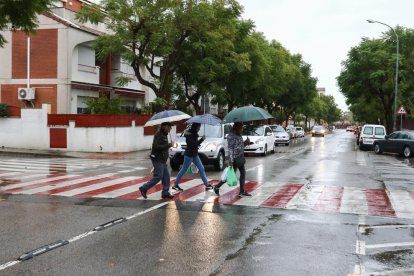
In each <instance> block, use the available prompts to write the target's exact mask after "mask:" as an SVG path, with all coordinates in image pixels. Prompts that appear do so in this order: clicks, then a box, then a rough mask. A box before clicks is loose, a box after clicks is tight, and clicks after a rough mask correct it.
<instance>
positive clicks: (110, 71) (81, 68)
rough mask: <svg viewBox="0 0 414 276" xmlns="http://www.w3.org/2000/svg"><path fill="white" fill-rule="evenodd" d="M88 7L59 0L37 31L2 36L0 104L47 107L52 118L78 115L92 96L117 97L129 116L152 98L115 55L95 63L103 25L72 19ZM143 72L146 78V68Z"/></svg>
mask: <svg viewBox="0 0 414 276" xmlns="http://www.w3.org/2000/svg"><path fill="white" fill-rule="evenodd" d="M89 3H90V2H88V1H84V0H61V1H57V2H56V4H55V6H54V7H53V8H52V9H51V10H52V13H50V14H42V15H39V16H38V21H39V28H38V30H37V32H36V33H35V34H32V35H30V37H28V36H27V35H26V34H25V33H24V32H21V31H15V32H12V31H3V32H2V34H3V35H4V36H5V38H6V40H7V41H8V43H7V44H6V45H5V46H4V47H3V48H0V103H5V104H7V105H9V106H15V107H21V108H32V107H34V108H40V107H41V106H42V104H50V107H51V108H50V109H51V110H50V113H56V114H77V113H85V112H86V111H87V109H86V107H87V106H86V102H87V101H88V99H89V98H91V97H94V98H96V97H99V96H102V95H107V96H110V97H111V98H114V97H120V98H121V100H122V101H121V102H122V104H121V105H122V108H123V109H125V110H127V111H137V110H140V109H142V108H144V106H145V105H146V104H147V103H148V102H150V101H152V100H153V99H154V98H155V94H154V92H153V91H152V90H151V89H149V88H148V87H145V86H143V85H141V84H140V83H139V81H138V80H137V79H136V77H135V74H134V71H133V69H132V67H130V66H129V65H128V63H126V62H125V61H124V60H122V58H121V57H120V56H119V55H117V54H116V53H113V54H112V55H110V56H108V57H107V58H106V60H105V61H99V60H98V59H97V58H96V52H95V49H94V48H93V47H92V43H93V41H94V40H95V39H96V38H97V37H98V36H100V35H102V34H104V33H105V32H106V31H107V30H106V29H105V25H103V24H100V25H93V24H90V23H80V22H78V21H77V20H76V19H75V15H76V13H77V12H79V11H80V10H81V9H82V6H83V5H88V4H89ZM141 70H142V72H143V74H144V77H145V78H148V79H149V78H150V76H149V74H148V73H146V69H145V68H144V67H143V68H141ZM119 76H127V77H129V78H130V79H131V82H129V83H128V84H127V85H126V86H123V87H121V86H119V85H117V84H116V78H117V77H119Z"/></svg>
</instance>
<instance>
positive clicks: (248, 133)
mask: <svg viewBox="0 0 414 276" xmlns="http://www.w3.org/2000/svg"><path fill="white" fill-rule="evenodd" d="M247 137H248V138H249V139H250V142H252V143H253V144H251V145H248V146H246V147H245V148H244V152H245V153H255V154H261V155H263V156H265V155H267V153H268V152H269V151H271V152H272V153H274V152H275V136H274V135H273V131H272V129H271V128H270V127H269V126H268V125H264V126H255V125H249V126H245V127H244V129H243V140H246V139H247Z"/></svg>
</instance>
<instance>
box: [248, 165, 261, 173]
mask: <svg viewBox="0 0 414 276" xmlns="http://www.w3.org/2000/svg"><path fill="white" fill-rule="evenodd" d="M262 166H263V165H257V166H254V167H252V168H250V169H247V170H246V172H249V171H253V170H256V169H258V168H260V167H262Z"/></svg>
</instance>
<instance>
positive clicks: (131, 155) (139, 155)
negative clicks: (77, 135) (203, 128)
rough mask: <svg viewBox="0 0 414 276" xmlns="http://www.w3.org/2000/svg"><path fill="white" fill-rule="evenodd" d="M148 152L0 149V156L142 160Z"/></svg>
mask: <svg viewBox="0 0 414 276" xmlns="http://www.w3.org/2000/svg"><path fill="white" fill-rule="evenodd" d="M148 155H149V150H142V151H133V152H113V153H100V152H72V151H61V150H29V149H14V148H0V158H1V156H24V157H47V158H85V159H143V158H146V157H148Z"/></svg>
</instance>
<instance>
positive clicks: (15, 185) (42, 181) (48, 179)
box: [2, 174, 79, 191]
mask: <svg viewBox="0 0 414 276" xmlns="http://www.w3.org/2000/svg"><path fill="white" fill-rule="evenodd" d="M75 176H79V175H71V174H66V175H60V176H56V177H50V178H45V179H41V180H34V181H28V182H22V183H18V184H12V185H7V186H6V187H4V188H3V189H2V190H3V191H8V190H11V189H15V188H21V187H25V186H28V185H32V184H40V183H44V182H49V181H54V180H62V179H65V178H71V177H75Z"/></svg>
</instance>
